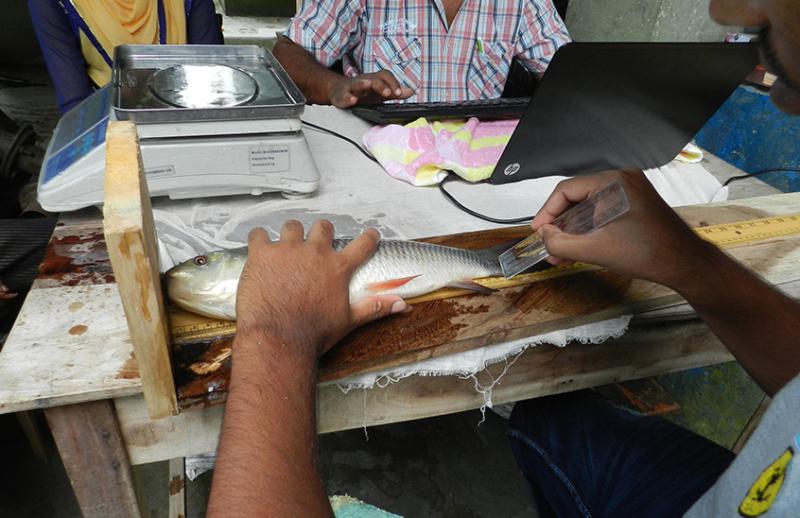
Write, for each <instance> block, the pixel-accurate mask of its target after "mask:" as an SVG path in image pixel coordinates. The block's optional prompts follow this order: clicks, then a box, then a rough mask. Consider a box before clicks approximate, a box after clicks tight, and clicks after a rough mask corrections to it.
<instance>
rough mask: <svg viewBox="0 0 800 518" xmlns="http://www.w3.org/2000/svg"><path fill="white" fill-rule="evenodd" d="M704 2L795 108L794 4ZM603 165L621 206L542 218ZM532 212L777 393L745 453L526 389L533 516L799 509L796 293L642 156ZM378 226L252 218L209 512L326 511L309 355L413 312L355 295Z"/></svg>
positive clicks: (565, 249)
mask: <svg viewBox="0 0 800 518" xmlns="http://www.w3.org/2000/svg"><path fill="white" fill-rule="evenodd" d="M711 14H712V17H713V18H714V19H715V20H717V21H719V22H721V23H726V24H730V25H736V26H752V27H762V28H763V31H762V44H763V47H764V50H765V52H764V56H765V60H766V63H765V64H766V66H767V68H768V69H769V70H770V71H772V72H773V73H775V74H776V75H777V76H778V77H779V79H778V80H777V82H776V83H775V85H774V86H773V88H772V92H771V95H772V98H773V101H774V102H775V103H776V104H777V105H779V106H780V107H781V108H783V109H784V110H786V111H789V112H793V113H797V114H800V32H799V31H798V30H797V28H798V27H800V2H797V0H711ZM393 19H395V20H396V19H397V17H395V18H393ZM613 180H618V181H620V182H622V183H623V185H624V187H625V190H626V192H627V194H628V198H629V201H630V212H629V213H628V214H626V215H625V216H623V217H621V218H619V219H617V220H616V221H614V222H612V223H610V224H609V225H607V226H605V227H603V228H601V229H598V230H597V231H595V232H592V233H589V234H585V235H571V234H568V233H565V232H561V231H560V230H559V229H558V228H556V227H555V226H553V225H552V224H551V223H552V221H553V220H554V219H555V218H556V217H558V216H559V215H560V214H562V213H563V212H564V211H565V210H566V209H567V208H569V207H570V206H572V205H574V204H575V203H579V202H581V201H582V200H584V199H586V198H587V197H588V196H590V195H591V194H592V193H594V192H596V191H597V190H598V189H600V188H602V187H604V186H606V185H607V184H608V183H609V182H611V181H613ZM532 227H533V229H534V230H536V231H538V232H539V233H540V234H541V235H542V237H543V239H544V242H545V245H546V246H547V249H548V251H549V252H550V254H551V255H552V258H551V259H552V262H554V263H558V262H563V261H570V260H575V261H582V262H586V263H592V264H597V265H600V266H602V267H605V268H608V269H609V270H611V271H614V272H617V273H618V274H622V275H626V276H629V277H637V278H642V279H647V280H650V281H652V282H656V283H659V284H662V285H665V286H668V287H670V288H672V289H674V290H675V291H676V292H678V293H680V294H681V295H682V296H683V297H684V298H685V299H686V300H687V301H688V302H689V303H690V304H692V306H693V307H694V309H695V310H696V311H697V314H698V315H699V316H700V317H701V318H702V319H703V320H704V321H705V323H706V324H708V326H709V327H710V328H711V329H712V330H713V331H714V333H715V334H716V335H717V336H718V337H719V339H720V340H721V341H722V342H723V343H724V344H725V346H726V347H727V348H728V350H729V351H730V352H731V353H732V354H733V355H734V356H735V357H736V359H737V360H738V361H739V363H740V364H741V365H742V366H743V367H744V368H745V369H746V370H747V372H748V373H749V374H750V375H751V376H752V378H753V379H754V380H755V381H756V382H757V383H758V384H759V385H760V386H761V387H762V388H763V390H764V391H765V392H766V393H767V394H768V395H769V396H771V397H773V399H772V402H771V403H770V407H769V408H768V410H767V411H766V413H765V414H764V417H763V419H762V420H761V423H760V424H759V426H758V427H757V428H756V430H755V432H754V433H753V435H752V436H751V438H750V440H749V441H748V442H747V444H746V445H745V447H744V448H743V449H742V451H741V452H740V453H739V455H738V456H734V455H733V454H732V453H731V452H728V451H727V450H724V449H723V448H721V447H719V446H715V445H713V444H712V443H710V442H709V441H708V440H706V439H703V438H702V437H699V436H696V435H694V434H691V432H688V431H686V430H683V429H680V428H679V427H677V425H673V424H670V423H668V422H666V421H664V420H662V419H659V418H656V417H650V416H645V415H641V414H638V413H635V412H632V411H629V410H624V409H620V408H617V407H614V406H613V405H611V404H610V403H608V402H607V401H605V400H602V399H599V398H594V397H588V396H587V395H586V393H585V392H577V393H573V394H571V395H564V396H553V397H549V398H541V399H537V400H531V401H527V402H522V403H518V404H517V405H516V407H515V409H514V412H513V414H512V416H511V420H510V422H509V435H510V436H511V441H512V448H513V450H514V453H515V456H516V457H517V460H518V463H519V465H520V467H521V468H522V471H523V472H524V474H525V476H526V478H527V479H528V481H529V482H530V484H531V487H532V489H533V493H534V498H535V500H536V502H537V503H538V507H539V515H540V516H545V517H547V516H553V515H556V516H564V517H573V516H582V517H587V516H596V517H621V516H646V517H673V516H681V515H684V513H686V515H687V516H690V517H728V516H765V517H771V516H776V517H777V516H797V514H798V509H800V465H798V466H795V464H796V463H800V459H798V458H797V457H798V452H800V376H798V373H800V347H798V341H800V324H799V322H800V303H798V302H797V301H795V300H792V299H790V298H789V297H787V296H785V295H784V294H782V293H781V292H780V291H779V290H777V289H776V288H775V287H773V286H770V285H769V284H767V283H765V282H764V281H763V280H761V279H760V278H758V277H757V276H756V275H754V274H753V273H752V272H750V271H748V270H747V269H746V268H744V267H743V266H742V265H741V264H739V263H737V262H736V261H735V260H733V259H731V258H730V257H729V256H728V255H726V254H725V253H724V252H723V251H721V250H720V249H718V248H716V247H714V246H713V245H711V244H710V243H708V242H706V241H704V240H702V239H700V238H699V237H698V236H697V234H695V233H694V232H692V230H691V229H690V228H689V227H688V226H687V225H686V224H685V223H684V222H683V221H682V220H681V219H680V218H679V217H678V216H677V214H675V212H674V211H673V210H672V209H671V208H670V207H669V206H668V205H667V204H666V203H664V201H663V200H662V199H661V198H660V197H659V195H658V193H657V192H656V191H655V189H653V187H652V185H650V184H649V182H648V181H647V179H646V178H645V177H644V175H643V173H642V172H641V171H639V170H636V171H634V170H629V171H610V172H606V173H601V174H597V175H588V176H582V177H576V178H573V179H570V180H566V181H564V182H562V183H561V184H559V185H558V186H557V187H556V189H555V191H554V192H553V194H552V195H551V196H550V198H549V199H548V200H547V202H546V203H545V205H544V206H543V208H542V210H541V211H539V213H538V215H537V216H536V218H535V219H534V220H533V222H532ZM378 238H379V236H378V234H377V232H376V231H375V230H368V231H366V232H365V233H364V234H362V235H361V236H360V237H359V238H357V239H356V240H355V241H353V242H352V243H351V244H350V245H349V246H348V247H347V248H345V249H344V250H342V251H341V252H336V251H334V250H333V248H332V246H331V241H332V239H333V227H332V226H331V224H330V223H329V222H317V223H315V225H314V227H312V229H311V231H310V233H309V236H308V238H307V239H305V240H304V238H303V227H302V225H301V224H300V223H299V222H297V221H291V222H288V223H286V225H284V227H283V231H282V233H281V236H280V240H279V241H277V242H270V240H269V238H268V237H267V234H266V232H265V231H264V230H263V229H257V230H254V231H253V232H251V235H250V239H249V250H248V258H247V263H246V265H245V268H244V272H243V274H242V277H241V281H240V284H239V291H238V296H237V308H236V309H237V334H236V338H235V340H234V345H233V366H232V372H231V382H230V392H229V394H228V400H227V406H226V408H225V418H224V421H223V427H222V436H221V441H220V446H219V452H218V453H219V456H218V459H217V466H216V470H215V473H214V480H213V485H212V488H211V499H210V502H209V508H208V514H207V516H209V517H210V518H216V517H220V516H230V515H235V516H237V517H242V518H246V517H251V516H253V517H255V516H330V515H331V514H332V512H331V507H330V504H329V503H328V500H327V497H326V491H325V486H324V484H323V482H322V480H321V479H320V476H319V471H318V467H317V441H316V416H315V408H316V383H317V362H318V359H319V357H320V355H321V354H322V353H324V352H325V351H326V350H328V349H330V348H331V347H332V346H333V345H334V344H335V343H336V342H337V341H338V340H340V339H341V338H342V337H343V336H345V334H347V333H348V332H349V331H350V330H352V329H353V328H354V327H356V326H358V325H361V324H364V323H366V322H369V321H371V320H374V319H376V318H381V317H385V316H387V315H389V314H392V313H397V312H402V311H405V310H406V304H405V302H403V301H402V300H400V299H398V298H396V297H388V296H384V297H374V298H372V299H367V300H365V301H362V302H359V303H358V304H355V305H350V303H349V298H348V284H349V282H350V278H351V276H352V275H353V272H354V271H355V270H356V269H357V268H358V267H359V266H360V265H361V264H363V263H364V262H365V261H366V260H367V259H368V258H369V257H370V255H371V254H372V252H373V250H374V249H375V247H376V246H377V243H378ZM476 469H480V467H479V466H476ZM500 514H502V511H501V512H500Z"/></svg>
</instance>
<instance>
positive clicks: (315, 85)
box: [272, 36, 343, 104]
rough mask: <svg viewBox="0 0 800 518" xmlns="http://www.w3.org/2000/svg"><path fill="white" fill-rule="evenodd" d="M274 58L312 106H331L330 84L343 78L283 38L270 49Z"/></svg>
mask: <svg viewBox="0 0 800 518" xmlns="http://www.w3.org/2000/svg"><path fill="white" fill-rule="evenodd" d="M272 53H273V54H274V55H275V58H276V59H277V60H278V61H280V63H281V65H282V66H283V68H285V69H286V72H287V73H288V74H289V76H290V77H291V78H292V81H294V82H295V84H297V86H298V87H300V90H302V91H303V95H305V96H306V99H307V100H308V102H309V103H312V104H331V97H330V89H331V83H333V82H335V81H338V80H341V79H342V78H343V76H341V75H339V74H337V73H336V72H333V71H331V70H329V69H328V68H327V67H325V66H324V65H322V64H320V62H319V61H317V60H316V58H314V56H312V55H311V53H309V52H308V51H307V50H306V49H304V48H303V47H301V46H300V45H298V44H296V43H295V42H293V41H292V40H290V39H289V38H286V37H284V36H282V37H280V38H278V42H277V43H276V44H275V47H274V48H273V49H272Z"/></svg>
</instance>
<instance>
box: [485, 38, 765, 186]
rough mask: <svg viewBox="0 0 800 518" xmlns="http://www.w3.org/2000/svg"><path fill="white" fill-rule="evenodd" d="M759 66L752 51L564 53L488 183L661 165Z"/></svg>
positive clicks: (654, 47)
mask: <svg viewBox="0 0 800 518" xmlns="http://www.w3.org/2000/svg"><path fill="white" fill-rule="evenodd" d="M757 64H758V48H757V44H756V43H570V44H568V45H565V46H564V47H561V48H560V49H559V50H558V52H556V54H555V55H554V56H553V60H552V62H551V63H550V66H549V67H548V69H547V71H546V72H545V74H544V77H543V78H542V80H541V84H540V85H539V87H538V89H537V90H536V92H535V94H534V96H533V97H532V98H531V101H530V103H529V104H528V107H527V109H526V110H525V114H524V115H523V116H522V119H521V120H520V122H519V125H518V126H517V128H516V130H515V131H514V134H513V135H512V136H511V140H510V141H509V143H508V145H507V146H506V148H505V151H504V152H503V154H502V156H501V157H500V160H499V161H498V163H497V166H496V167H495V169H494V172H493V173H492V176H491V178H490V179H489V180H488V181H489V183H492V184H502V183H509V182H516V181H519V180H525V179H529V178H539V177H543V176H552V175H565V176H573V175H577V174H585V173H593V172H598V171H603V170H606V169H620V168H626V167H638V168H641V169H647V168H652V167H659V166H662V165H664V164H666V163H668V162H670V161H671V160H672V159H673V158H675V157H676V156H677V155H678V153H680V151H681V150H682V149H683V147H684V146H685V145H686V144H687V143H688V142H689V141H690V140H691V139H692V138H693V137H694V135H695V134H696V133H697V132H698V130H700V128H701V127H702V126H703V125H704V124H705V122H706V121H707V120H708V119H709V118H710V117H711V116H712V115H714V113H715V112H716V111H717V109H718V108H719V107H720V106H721V105H722V104H723V103H724V102H725V100H726V99H727V98H728V97H729V96H730V95H731V94H732V93H733V91H734V90H736V88H737V86H739V85H740V84H741V83H742V82H743V81H744V79H745V78H746V77H747V75H748V74H749V73H750V72H751V71H752V70H753V69H754V68H755V66H756V65H757Z"/></svg>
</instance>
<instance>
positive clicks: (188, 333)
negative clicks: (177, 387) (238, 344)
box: [170, 214, 800, 343]
mask: <svg viewBox="0 0 800 518" xmlns="http://www.w3.org/2000/svg"><path fill="white" fill-rule="evenodd" d="M694 230H695V232H697V234H698V235H699V236H700V237H702V238H703V239H706V240H707V241H710V242H712V243H714V244H715V245H717V246H719V247H720V248H732V247H735V246H741V245H747V244H752V243H759V242H762V241H767V240H770V239H775V238H780V237H785V236H794V235H798V234H800V214H792V215H789V216H773V217H769V218H761V219H752V220H747V221H737V222H734V223H724V224H721V225H710V226H706V227H697V228H695V229H694ZM599 269H600V268H599V267H597V266H593V265H588V264H582V263H576V264H571V265H566V266H556V267H553V268H548V269H546V270H542V271H538V272H531V273H523V274H520V275H517V276H516V277H514V278H513V279H506V278H504V277H487V278H485V279H476V280H475V282H477V283H479V284H482V285H483V286H486V287H487V288H492V289H501V288H510V287H513V286H522V285H525V284H531V283H534V282H541V281H545V280H548V279H554V278H556V277H562V276H565V275H573V274H576V273H580V272H585V271H591V270H599ZM468 293H472V292H470V291H466V290H459V289H452V288H443V289H441V290H437V291H435V292H433V293H428V294H426V295H422V296H419V297H415V298H413V299H410V300H409V301H408V302H409V303H411V304H414V303H418V302H426V301H429V300H437V299H444V298H450V297H456V296H459V295H465V294H468ZM170 329H171V332H172V338H173V341H175V342H176V343H186V342H195V341H200V340H208V339H212V338H217V337H223V336H230V335H232V334H233V333H235V332H236V323H235V322H229V321H222V320H214V319H211V318H206V317H202V316H199V315H194V314H192V313H187V312H185V311H182V310H178V309H174V310H172V311H171V312H170Z"/></svg>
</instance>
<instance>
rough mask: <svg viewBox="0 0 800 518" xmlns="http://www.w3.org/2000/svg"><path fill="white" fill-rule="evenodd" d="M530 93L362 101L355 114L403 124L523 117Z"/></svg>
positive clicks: (375, 119)
mask: <svg viewBox="0 0 800 518" xmlns="http://www.w3.org/2000/svg"><path fill="white" fill-rule="evenodd" d="M530 100H531V98H530V97H501V98H499V99H480V100H474V101H458V102H429V103H381V104H359V105H357V106H354V107H353V108H352V111H353V114H354V115H356V116H357V117H360V118H362V119H364V120H367V121H370V122H375V123H378V124H402V123H406V122H411V121H413V120H416V119H418V118H420V117H425V118H427V119H428V120H443V119H468V118H469V117H477V118H479V119H519V118H521V117H522V115H523V114H524V113H525V109H526V108H527V107H528V103H529V102H530Z"/></svg>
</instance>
